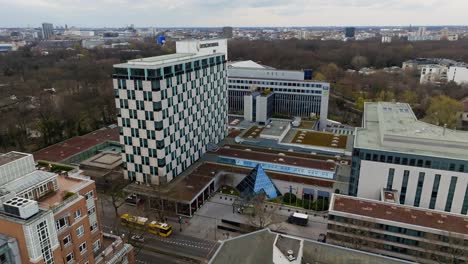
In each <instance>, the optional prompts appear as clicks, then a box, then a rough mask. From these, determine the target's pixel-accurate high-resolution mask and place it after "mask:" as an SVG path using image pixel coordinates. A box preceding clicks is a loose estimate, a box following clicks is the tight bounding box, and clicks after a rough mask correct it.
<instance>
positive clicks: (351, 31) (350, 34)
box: [345, 27, 356, 38]
mask: <svg viewBox="0 0 468 264" xmlns="http://www.w3.org/2000/svg"><path fill="white" fill-rule="evenodd" d="M355 35H356V28H355V27H347V28H345V38H354V36H355Z"/></svg>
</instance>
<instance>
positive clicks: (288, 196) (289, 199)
mask: <svg viewBox="0 0 468 264" xmlns="http://www.w3.org/2000/svg"><path fill="white" fill-rule="evenodd" d="M296 199H297V197H296V195H295V194H294V193H285V194H284V195H283V202H284V203H288V204H289V203H290V204H294V203H295V202H296Z"/></svg>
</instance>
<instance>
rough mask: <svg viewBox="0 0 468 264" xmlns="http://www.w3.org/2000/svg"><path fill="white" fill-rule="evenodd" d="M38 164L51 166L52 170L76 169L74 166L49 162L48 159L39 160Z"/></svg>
mask: <svg viewBox="0 0 468 264" xmlns="http://www.w3.org/2000/svg"><path fill="white" fill-rule="evenodd" d="M37 164H38V165H39V166H43V167H47V168H50V171H52V172H61V171H71V170H73V169H75V168H74V167H72V166H67V165H64V164H58V163H52V162H47V161H43V160H40V161H38V162H37Z"/></svg>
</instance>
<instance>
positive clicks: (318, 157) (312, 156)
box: [224, 144, 351, 162]
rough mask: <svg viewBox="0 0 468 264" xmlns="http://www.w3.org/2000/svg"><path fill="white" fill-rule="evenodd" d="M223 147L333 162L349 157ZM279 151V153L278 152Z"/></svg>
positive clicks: (234, 146) (247, 146) (227, 145)
mask: <svg viewBox="0 0 468 264" xmlns="http://www.w3.org/2000/svg"><path fill="white" fill-rule="evenodd" d="M224 146H225V147H228V148H231V149H239V150H246V149H250V150H252V151H256V152H263V153H268V154H279V155H280V156H283V155H286V156H287V157H299V158H306V159H315V160H324V161H327V160H333V161H335V162H337V161H341V160H346V161H350V160H351V159H350V158H349V157H348V158H346V157H340V158H339V159H338V158H336V157H334V156H329V155H319V154H317V153H313V154H312V153H302V152H290V151H286V150H280V149H273V148H261V147H253V146H249V145H242V144H236V145H233V144H226V145H224ZM280 153H281V154H280Z"/></svg>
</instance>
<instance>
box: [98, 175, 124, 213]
mask: <svg viewBox="0 0 468 264" xmlns="http://www.w3.org/2000/svg"><path fill="white" fill-rule="evenodd" d="M127 184H128V182H127V181H126V180H125V179H123V178H121V179H114V180H113V181H111V182H110V183H109V185H108V186H107V188H106V189H105V190H104V194H105V197H107V199H108V200H109V201H110V202H111V203H112V206H113V207H114V212H115V216H116V217H118V216H120V214H119V208H120V207H121V206H122V205H124V204H125V199H126V198H127V194H126V193H125V192H124V191H123V189H124V188H125V186H127Z"/></svg>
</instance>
